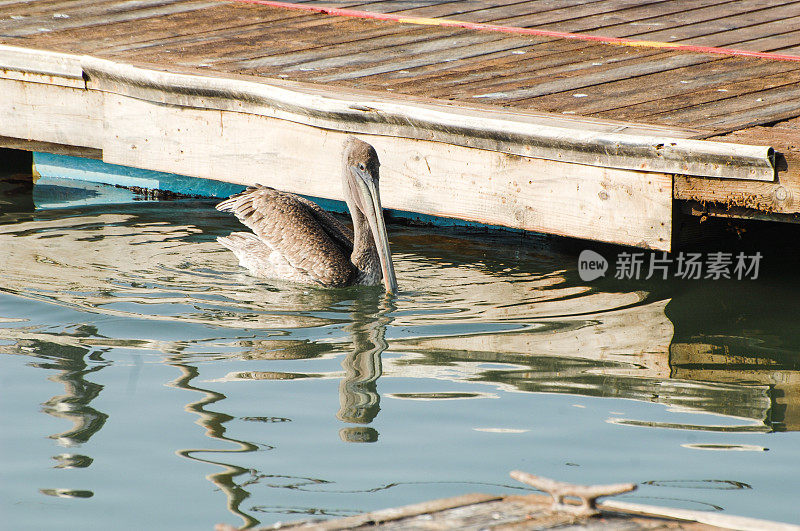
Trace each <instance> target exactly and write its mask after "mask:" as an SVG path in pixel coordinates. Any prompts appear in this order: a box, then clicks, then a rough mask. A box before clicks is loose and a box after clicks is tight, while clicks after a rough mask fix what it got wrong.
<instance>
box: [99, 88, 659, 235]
mask: <svg viewBox="0 0 800 531" xmlns="http://www.w3.org/2000/svg"><path fill="white" fill-rule="evenodd" d="M104 109H105V117H104V120H103V121H104V124H105V128H106V130H108V131H113V133H114V134H109V135H107V136H105V137H104V139H103V145H102V149H103V159H104V160H105V161H106V162H109V163H112V164H121V165H126V166H133V167H139V168H147V169H152V170H157V171H163V172H171V173H180V174H183V175H189V176H192V177H201V178H210V179H218V180H223V181H228V182H233V183H236V184H245V185H250V184H255V183H260V184H265V185H269V186H275V187H277V188H280V189H282V190H287V191H290V192H296V193H302V194H306V195H312V196H317V197H325V198H330V199H341V198H342V192H341V185H340V180H339V173H340V165H341V153H342V149H343V144H344V142H345V140H346V138H347V136H348V134H347V133H343V132H339V131H328V130H324V129H319V128H316V127H312V126H308V125H301V124H297V123H294V122H290V121H286V120H280V119H276V118H271V117H267V116H263V115H255V114H245V113H240V112H231V111H218V110H208V109H197V108H193V107H182V106H176V105H164V104H159V103H154V102H149V101H143V100H140V99H137V98H132V97H127V96H120V95H116V94H106V96H105V102H104ZM359 137H360V138H362V139H364V140H366V141H367V142H370V143H371V144H373V145H374V146H375V148H376V149H377V151H378V154H379V156H380V158H381V163H382V166H381V176H382V181H381V192H382V193H381V195H382V199H383V203H384V206H385V207H387V208H391V209H397V210H404V211H410V212H420V213H423V214H428V215H432V216H440V217H449V218H457V219H463V220H468V221H475V222H479V223H486V224H491V225H502V226H506V227H512V228H518V229H523V230H531V231H538V232H545V233H549V234H558V235H563V236H571V237H577V238H585V239H590V240H598V241H606V242H612V243H619V244H623V245H636V246H641V247H650V248H654V249H668V248H669V245H670V234H671V227H672V223H671V215H672V213H671V208H672V206H671V205H672V197H671V196H672V179H671V177H670V176H668V175H665V174H659V173H644V172H637V171H631V170H616V169H610V168H598V167H593V166H584V165H579V164H569V163H563V162H555V161H549V160H542V159H535V158H530V157H521V156H516V155H508V154H505V153H500V152H496V151H487V150H481V149H474V148H467V147H462V146H454V145H451V144H444V143H440V142H429V141H424V140H412V139H407V138H402V137H394V136H378V135H359Z"/></svg>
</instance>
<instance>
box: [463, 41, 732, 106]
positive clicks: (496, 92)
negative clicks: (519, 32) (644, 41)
mask: <svg viewBox="0 0 800 531" xmlns="http://www.w3.org/2000/svg"><path fill="white" fill-rule="evenodd" d="M715 59H717V57H710V56H708V55H702V54H682V53H675V52H667V53H664V54H661V55H659V56H657V57H656V58H650V57H649V56H646V57H644V58H641V60H640V59H639V58H634V59H631V60H630V61H626V62H625V63H624V64H623V65H622V66H613V67H611V68H607V67H606V68H600V67H598V68H596V69H588V70H590V71H589V72H588V73H586V74H583V75H575V76H569V77H565V78H562V79H554V80H551V81H543V82H540V83H538V84H535V85H530V84H529V83H527V81H528V80H527V79H520V78H523V77H524V76H517V77H515V79H514V84H513V85H512V86H510V87H505V86H497V85H488V86H484V85H478V86H475V87H471V90H474V91H475V92H477V93H473V94H472V97H473V98H481V99H484V100H486V101H498V102H501V101H502V102H511V101H519V100H524V99H530V98H534V97H537V96H544V95H546V94H554V93H558V92H567V91H570V90H578V89H585V88H587V87H591V86H595V85H602V84H604V83H608V82H609V81H615V80H619V79H628V78H634V77H641V76H645V75H648V74H653V73H657V72H665V71H668V70H676V69H678V68H681V67H686V66H690V65H698V64H703V63H708V62H710V61H713V60H715Z"/></svg>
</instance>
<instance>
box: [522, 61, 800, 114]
mask: <svg viewBox="0 0 800 531" xmlns="http://www.w3.org/2000/svg"><path fill="white" fill-rule="evenodd" d="M798 80H800V65H798V64H794V63H788V62H766V61H765V62H758V61H755V62H754V61H750V60H746V59H743V58H729V59H723V60H719V61H714V62H712V63H706V64H703V65H700V66H689V67H685V68H681V69H678V70H672V71H668V72H659V73H656V74H651V75H649V76H644V77H640V78H636V79H627V80H622V81H616V82H611V83H605V84H603V85H599V86H597V87H592V89H591V90H588V91H585V93H586V94H587V96H586V97H584V98H578V99H576V98H564V97H562V96H559V95H553V96H544V97H540V98H535V99H531V100H528V101H526V102H525V103H532V104H535V105H537V106H540V107H542V108H543V109H547V110H548V111H550V112H564V111H573V112H580V113H582V114H597V115H600V116H605V117H607V118H611V117H612V116H613V117H614V119H620V120H633V119H638V120H640V121H641V120H642V119H643V117H645V116H648V115H650V114H657V113H660V112H666V111H670V110H674V109H680V108H683V107H689V106H691V105H693V104H697V103H706V102H709V101H713V100H722V99H725V98H727V97H730V96H734V95H736V94H746V93H749V92H754V91H758V90H762V89H765V88H772V87H771V86H770V84H771V83H772V84H774V85H773V86H780V85H782V84H785V83H791V82H793V81H798ZM643 84H645V85H647V86H651V87H653V88H652V90H647V91H642V90H641V87H642V85H643Z"/></svg>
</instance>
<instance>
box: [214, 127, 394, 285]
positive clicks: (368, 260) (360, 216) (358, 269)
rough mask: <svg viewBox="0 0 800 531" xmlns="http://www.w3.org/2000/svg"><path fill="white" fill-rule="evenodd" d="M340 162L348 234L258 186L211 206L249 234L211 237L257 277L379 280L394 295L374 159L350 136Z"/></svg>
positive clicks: (302, 204) (295, 200)
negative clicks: (348, 218)
mask: <svg viewBox="0 0 800 531" xmlns="http://www.w3.org/2000/svg"><path fill="white" fill-rule="evenodd" d="M343 163H344V164H343V166H344V167H343V171H342V184H343V189H344V195H345V201H346V202H347V207H348V208H349V210H350V215H351V217H352V219H353V230H352V231H351V230H350V229H348V228H347V227H346V226H345V225H344V224H342V223H341V222H339V220H337V219H336V218H335V217H333V216H332V215H331V214H329V213H328V212H326V211H325V210H323V209H322V208H321V207H320V206H319V205H317V204H316V203H314V202H313V201H309V200H308V199H305V198H302V197H299V196H297V195H295V194H291V193H288V192H281V191H279V190H275V189H274V188H269V187H267V186H260V185H259V186H255V187H251V188H248V189H247V190H245V191H244V192H242V193H240V194H237V195H234V196H231V197H230V198H228V199H226V200H225V201H223V202H222V203H220V204H219V205H217V209H218V210H221V211H224V212H232V213H234V214H235V215H236V217H237V218H239V220H240V221H241V222H242V223H244V224H245V225H246V226H247V227H249V228H250V229H252V230H253V232H252V233H250V232H234V233H232V234H230V235H229V236H227V237H220V238H217V240H218V241H219V242H220V243H221V244H222V245H224V246H225V247H227V248H228V249H230V250H231V251H233V252H234V254H235V255H236V256H237V258H238V259H239V263H240V264H241V265H242V266H244V267H246V268H247V269H248V270H249V271H250V272H251V273H252V274H253V275H256V276H260V277H265V278H271V279H281V280H290V281H293V282H301V283H306V284H318V285H322V286H329V287H336V286H350V285H354V284H365V285H379V284H381V282H383V284H384V286H385V287H386V291H388V292H393V291H395V290H396V289H397V281H396V279H395V274H394V267H393V265H392V257H391V252H390V250H389V241H388V238H387V236H386V226H385V224H384V221H383V211H382V209H381V202H380V196H379V194H378V181H379V175H378V168H379V165H380V164H379V162H378V155H377V153H376V152H375V149H374V148H373V147H372V146H370V145H369V144H367V143H366V142H362V141H360V140H357V139H355V138H351V139H350V140H349V141H348V143H347V144H346V146H345V152H344V157H343Z"/></svg>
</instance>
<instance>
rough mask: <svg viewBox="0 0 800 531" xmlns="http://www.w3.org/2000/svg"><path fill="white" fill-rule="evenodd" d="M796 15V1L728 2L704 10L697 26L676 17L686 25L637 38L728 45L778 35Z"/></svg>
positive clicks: (699, 44) (652, 32)
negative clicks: (784, 22) (782, 27)
mask: <svg viewBox="0 0 800 531" xmlns="http://www.w3.org/2000/svg"><path fill="white" fill-rule="evenodd" d="M798 12H800V2H797V0H780V1H774V2H773V1H768V0H767V1H764V0H759V1H757V2H750V1H748V2H731V3H726V5H725V6H715V7H713V8H709V9H706V10H704V11H703V12H702V14H703V15H704V17H701V18H700V19H699V20H697V21H696V22H691V20H686V19H684V18H683V17H682V16H681V15H676V21H683V20H686V22H685V23H683V24H682V25H681V26H679V27H674V28H668V29H658V30H656V31H650V32H647V33H642V34H639V35H637V36H636V37H637V38H642V39H648V40H655V41H664V42H672V41H690V42H691V43H692V44H697V45H698V46H722V45H723V44H721V43H727V44H726V45H731V44H733V43H737V42H744V41H748V40H752V39H754V38H756V37H764V36H767V35H771V34H773V33H780V24H781V22H782V20H783V19H791V18H794V17H796V16H798V15H797V14H798ZM706 17H707V18H706Z"/></svg>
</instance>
